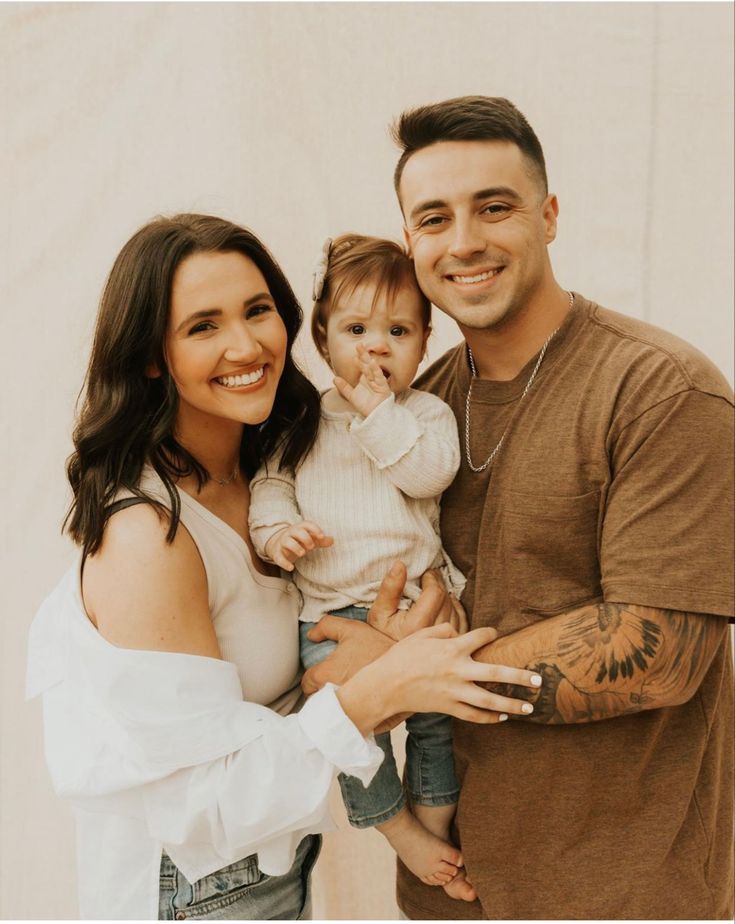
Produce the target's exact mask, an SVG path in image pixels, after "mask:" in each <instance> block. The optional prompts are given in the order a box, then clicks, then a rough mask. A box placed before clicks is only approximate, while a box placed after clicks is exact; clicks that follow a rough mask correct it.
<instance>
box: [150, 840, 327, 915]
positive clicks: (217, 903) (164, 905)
mask: <svg viewBox="0 0 735 924" xmlns="http://www.w3.org/2000/svg"><path fill="white" fill-rule="evenodd" d="M321 843H322V839H321V837H320V836H319V835H318V834H309V835H307V837H305V838H304V839H303V840H302V841H301V843H300V844H299V846H298V848H297V850H296V859H295V860H294V864H293V866H292V867H291V869H290V870H289V871H288V872H287V873H286V874H285V875H284V876H266V874H265V873H261V871H260V870H259V869H258V855H257V854H256V853H254V854H251V855H250V856H249V857H245V859H244V860H238V861H237V863H233V864H232V865H231V866H225V867H224V869H220V870H217V872H216V873H211V874H210V875H209V876H204V878H203V879H199V880H198V881H197V882H195V883H194V884H193V885H192V884H190V883H189V882H187V880H186V879H185V878H184V876H183V875H182V874H181V873H180V872H179V870H178V869H177V867H176V866H174V864H173V862H172V861H171V859H170V858H169V857H168V856H167V855H166V854H165V853H164V854H163V856H162V857H161V876H160V885H159V892H158V920H159V921H185V920H187V919H189V918H191V919H192V920H195V921H201V920H207V921H310V920H311V891H310V889H311V886H310V881H309V877H310V875H311V871H312V869H313V867H314V864H315V863H316V858H317V857H318V856H319V850H320V848H321Z"/></svg>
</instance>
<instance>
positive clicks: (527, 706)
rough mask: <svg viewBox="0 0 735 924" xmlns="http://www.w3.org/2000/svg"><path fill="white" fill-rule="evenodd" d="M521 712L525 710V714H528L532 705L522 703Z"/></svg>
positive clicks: (531, 709) (531, 710)
mask: <svg viewBox="0 0 735 924" xmlns="http://www.w3.org/2000/svg"><path fill="white" fill-rule="evenodd" d="M521 712H525V713H526V715H530V714H531V713H532V712H533V706H532V705H531V704H530V703H524V704H523V705H522V706H521Z"/></svg>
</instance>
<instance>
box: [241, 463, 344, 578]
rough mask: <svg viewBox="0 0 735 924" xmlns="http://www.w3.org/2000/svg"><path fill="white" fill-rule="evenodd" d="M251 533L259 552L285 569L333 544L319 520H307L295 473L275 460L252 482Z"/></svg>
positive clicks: (292, 567) (249, 517)
mask: <svg viewBox="0 0 735 924" xmlns="http://www.w3.org/2000/svg"><path fill="white" fill-rule="evenodd" d="M248 521H249V526H250V536H251V538H252V540H253V545H254V546H255V550H256V551H257V553H258V555H260V557H261V558H262V559H264V560H265V561H271V562H273V563H274V564H276V565H278V566H279V568H283V569H284V570H285V571H293V569H294V566H293V563H294V562H295V561H296V560H297V559H298V558H302V557H303V556H304V555H306V554H307V552H310V551H312V549H315V548H325V547H327V546H330V545H331V544H332V541H333V540H332V538H331V537H330V536H325V535H324V533H323V532H322V530H321V528H320V527H319V526H317V524H316V523H312V522H310V521H308V520H303V519H302V517H301V511H300V510H299V505H298V501H297V500H296V485H295V481H294V476H293V472H291V471H288V470H284V469H280V470H279V469H278V467H277V462H275V461H273V460H271V462H270V463H269V465H268V467H267V468H266V466H262V467H261V468H260V469H259V470H258V471H257V472H256V473H255V475H254V477H253V478H252V480H251V482H250V513H249V516H248Z"/></svg>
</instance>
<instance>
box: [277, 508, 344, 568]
mask: <svg viewBox="0 0 735 924" xmlns="http://www.w3.org/2000/svg"><path fill="white" fill-rule="evenodd" d="M333 542H334V539H332V537H331V536H325V535H324V533H323V532H322V530H321V528H320V527H319V526H317V525H316V523H311V522H309V520H302V521H301V523H294V525H293V526H284V527H283V529H282V530H280V531H279V532H277V533H274V535H272V536H271V537H270V539H269V540H268V541H267V542H266V544H265V554H266V555H267V557H268V558H269V559H270V560H271V561H272V562H275V564H277V565H278V567H279V568H283V570H284V571H293V568H294V566H293V563H294V562H295V561H296V559H298V558H303V557H304V555H306V554H307V553H308V552H312V551H313V550H314V549H326V548H328V547H329V546H330V545H332V543H333Z"/></svg>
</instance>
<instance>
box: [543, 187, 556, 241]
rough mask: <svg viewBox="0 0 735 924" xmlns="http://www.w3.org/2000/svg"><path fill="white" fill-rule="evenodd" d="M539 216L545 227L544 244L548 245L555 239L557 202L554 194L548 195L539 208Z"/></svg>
mask: <svg viewBox="0 0 735 924" xmlns="http://www.w3.org/2000/svg"><path fill="white" fill-rule="evenodd" d="M541 214H542V215H543V217H544V225H545V226H546V243H547V244H550V243H551V242H552V241H553V240H554V238H555V237H556V220H557V218H558V217H559V200H558V199H557V198H556V194H555V193H550V194H549V195H548V196H547V197H546V198H545V199H544V202H543V205H542V206H541Z"/></svg>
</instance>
